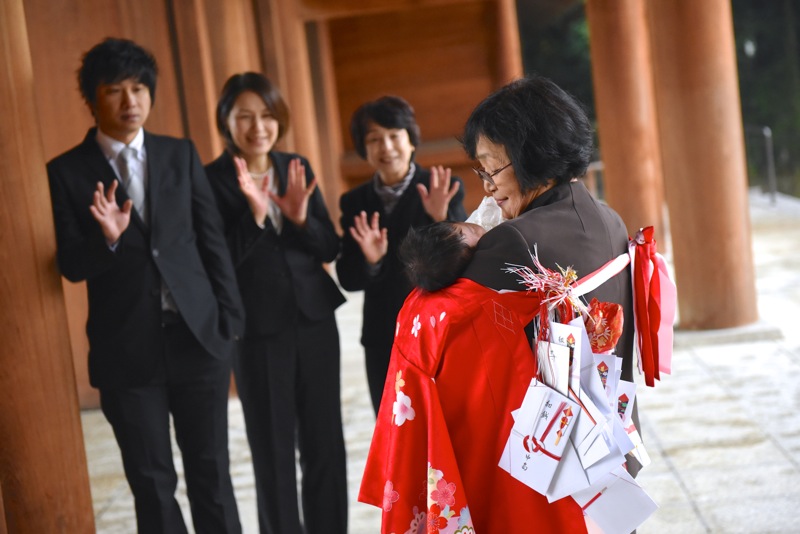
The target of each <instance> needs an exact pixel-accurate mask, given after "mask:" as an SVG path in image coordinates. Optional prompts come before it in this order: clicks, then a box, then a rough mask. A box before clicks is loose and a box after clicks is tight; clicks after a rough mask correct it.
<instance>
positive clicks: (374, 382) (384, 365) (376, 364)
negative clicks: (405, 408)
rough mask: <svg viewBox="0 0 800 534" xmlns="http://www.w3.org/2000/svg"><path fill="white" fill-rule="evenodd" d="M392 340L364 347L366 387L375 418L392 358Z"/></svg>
mask: <svg viewBox="0 0 800 534" xmlns="http://www.w3.org/2000/svg"><path fill="white" fill-rule="evenodd" d="M393 344H394V338H392V339H390V340H387V342H386V343H383V344H373V345H364V360H365V361H364V363H365V365H366V368H367V385H368V386H369V396H370V398H371V400H372V409H373V410H375V416H376V417H377V415H378V409H379V408H380V407H381V397H382V396H383V386H384V385H385V384H386V373H388V372H389V360H390V359H391V357H392V345H393Z"/></svg>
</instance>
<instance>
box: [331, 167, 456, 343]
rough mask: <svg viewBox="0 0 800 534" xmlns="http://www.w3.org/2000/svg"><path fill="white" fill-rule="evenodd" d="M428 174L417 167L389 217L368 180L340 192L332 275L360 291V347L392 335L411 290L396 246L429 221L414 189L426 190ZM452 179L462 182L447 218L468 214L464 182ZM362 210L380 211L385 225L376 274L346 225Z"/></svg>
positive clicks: (343, 285)
mask: <svg viewBox="0 0 800 534" xmlns="http://www.w3.org/2000/svg"><path fill="white" fill-rule="evenodd" d="M430 176H431V174H430V171H428V170H427V169H423V168H422V167H420V166H419V165H417V167H416V172H415V173H414V176H413V177H412V179H411V183H410V184H409V185H408V187H407V188H406V190H405V191H404V192H403V194H402V195H401V197H400V199H399V201H398V202H397V205H396V206H395V207H394V209H393V210H392V213H391V214H389V215H387V214H386V212H385V211H384V209H383V202H381V199H380V198H379V197H378V194H377V193H376V192H375V187H374V185H373V181H372V180H369V181H368V182H366V183H364V184H361V185H359V186H358V187H355V188H353V189H352V190H350V191H348V192H347V193H345V194H343V195H342V197H341V199H340V201H339V204H340V207H341V211H342V219H341V223H342V231H343V232H344V237H343V244H342V255H341V257H340V258H339V260H338V261H337V262H336V273H337V274H338V275H339V283H340V284H341V285H342V287H343V288H344V289H346V290H347V291H360V290H363V291H364V322H363V328H362V333H361V343H362V344H363V345H373V344H379V345H384V344H386V343H390V342H391V340H392V339H394V329H395V321H396V319H397V313H398V312H399V311H400V308H401V307H402V306H403V302H404V301H405V299H406V297H407V296H408V294H409V293H410V292H411V289H412V288H411V284H410V283H409V281H408V279H407V277H406V275H405V273H404V272H403V265H402V264H401V262H400V259H399V258H398V256H397V250H398V247H399V246H400V243H401V242H402V241H403V238H405V236H406V234H407V233H408V229H409V228H411V227H418V226H424V225H426V224H430V223H432V222H433V219H431V218H430V216H429V215H428V214H427V213H426V212H425V209H424V208H423V206H422V200H421V199H420V196H419V191H417V184H424V185H425V186H426V187H428V188H430ZM452 180H453V181H456V182H458V183H460V186H459V189H458V193H457V194H456V195H455V196H454V197H453V198H452V200H450V205H449V207H448V209H447V219H448V220H450V221H463V220H465V219H466V218H467V215H466V213H465V212H464V205H463V202H464V184H463V183H462V182H461V179H460V178H458V177H453V178H452ZM361 211H365V212H366V213H367V215H368V216H370V217H371V216H372V214H373V213H374V212H376V211H377V212H378V213H379V214H380V225H381V228H387V229H388V239H389V250H388V252H387V253H386V256H385V257H384V258H383V260H382V261H381V263H380V269H379V271H378V272H377V273H374V274H373V273H371V272H370V269H369V268H368V265H367V262H366V260H365V259H364V254H363V253H362V252H361V248H360V247H359V246H358V243H356V242H355V240H353V238H352V237H351V236H350V230H349V229H350V227H351V226H353V219H354V218H355V216H356V215H357V214H359V213H360V212H361Z"/></svg>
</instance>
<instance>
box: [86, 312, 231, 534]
mask: <svg viewBox="0 0 800 534" xmlns="http://www.w3.org/2000/svg"><path fill="white" fill-rule="evenodd" d="M164 328H165V346H164V357H163V359H162V361H161V365H160V368H159V369H158V372H157V374H156V377H155V379H154V380H153V381H152V382H151V384H149V385H147V386H142V387H131V388H120V389H105V388H104V389H101V390H100V404H101V407H102V409H103V413H104V414H105V416H106V419H107V420H108V422H109V423H111V426H112V428H113V429H114V435H115V436H116V438H117V444H118V445H119V448H120V452H121V453H122V463H123V466H124V468H125V476H126V477H127V479H128V484H130V487H131V492H132V493H133V497H134V500H135V506H136V521H137V525H138V531H139V533H140V534H150V533H168V534H173V533H183V532H187V530H186V525H185V523H184V520H183V516H182V515H181V510H180V507H179V505H178V502H177V501H176V500H175V489H176V487H177V483H178V477H177V474H176V472H175V466H174V463H173V458H172V444H171V439H170V429H169V418H170V414H171V415H172V419H173V423H174V426H175V437H176V439H177V442H178V446H179V447H180V450H181V454H182V456H183V467H184V472H185V477H186V490H187V494H188V497H189V504H190V506H191V510H192V520H193V524H194V529H195V532H197V533H198V534H200V533H209V534H210V533H237V534H238V533H240V532H241V531H242V528H241V525H240V523H239V514H238V511H237V507H236V500H235V498H234V494H233V485H232V483H231V477H230V460H229V456H228V391H229V386H230V369H231V364H230V362H229V361H221V360H219V359H216V358H214V357H212V356H211V355H210V354H208V353H207V352H206V351H205V350H204V349H203V347H202V346H201V345H200V344H199V343H198V342H197V340H196V339H195V338H194V336H193V335H192V333H191V332H190V331H189V329H188V327H187V326H186V325H185V324H183V323H182V322H178V323H177V324H173V325H168V326H165V327H164Z"/></svg>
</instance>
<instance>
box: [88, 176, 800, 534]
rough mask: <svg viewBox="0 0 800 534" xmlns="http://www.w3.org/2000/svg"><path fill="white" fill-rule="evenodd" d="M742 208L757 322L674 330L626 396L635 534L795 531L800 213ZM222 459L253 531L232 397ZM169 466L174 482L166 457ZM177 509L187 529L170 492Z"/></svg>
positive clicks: (363, 403)
mask: <svg viewBox="0 0 800 534" xmlns="http://www.w3.org/2000/svg"><path fill="white" fill-rule="evenodd" d="M750 210H751V218H752V228H753V252H754V259H755V264H756V277H757V282H756V283H757V289H758V296H759V313H760V317H761V321H760V322H759V323H757V324H756V325H752V326H748V327H744V328H737V329H730V330H723V331H712V332H701V333H693V332H679V333H678V334H677V335H676V342H675V345H676V347H675V353H674V356H673V375H672V376H666V377H663V378H662V381H661V382H660V383H658V384H657V385H656V387H655V388H644V386H642V387H641V388H640V398H639V402H640V415H641V422H642V433H643V436H644V440H645V444H646V445H647V449H648V452H649V454H650V456H651V458H652V460H653V462H652V464H651V465H650V466H648V467H647V468H646V469H644V470H643V471H642V472H641V474H640V475H639V478H638V480H639V482H640V483H641V484H642V486H644V488H645V489H646V490H647V491H648V493H650V495H651V496H652V497H653V498H654V499H655V500H656V502H658V503H659V505H660V509H659V510H658V511H657V512H656V513H655V514H654V515H653V516H652V517H651V518H650V519H649V520H648V521H647V522H646V523H645V524H644V525H642V526H641V527H640V528H639V529H638V532H639V533H640V534H656V533H658V534H661V533H664V532H679V533H681V534H691V533H704V532H714V533H759V534H761V533H770V532H775V533H778V532H798V531H800V527H798V526H796V525H797V520H796V514H797V513H798V512H797V507H798V504H800V414H799V413H798V409H799V408H800V320H798V318H800V201H799V200H797V199H792V198H789V197H785V196H779V197H778V202H777V204H776V205H771V204H770V203H769V199H768V197H766V196H763V195H761V194H760V193H758V192H755V191H754V192H752V193H751V196H750ZM719 305H720V306H725V305H726V303H725V302H720V303H719ZM360 314H361V297H360V294H349V295H348V302H347V304H345V305H344V306H342V307H341V308H340V309H339V311H338V313H337V318H338V320H339V328H340V332H341V339H342V386H343V393H342V403H343V415H344V421H345V439H346V442H347V443H346V445H347V453H348V466H347V468H348V478H349V487H350V489H349V497H350V499H349V500H350V506H349V514H350V533H351V534H372V533H375V532H379V531H380V513H379V510H377V509H376V508H373V507H370V506H367V505H364V504H361V503H357V502H356V496H357V494H358V486H359V484H360V481H361V472H362V470H363V466H364V461H365V457H366V454H367V450H368V448H369V442H370V439H371V436H372V427H373V424H374V417H373V415H372V408H371V406H370V403H369V400H368V394H367V387H366V378H365V374H364V368H363V353H362V350H361V346H360V345H359V341H358V340H359V334H360V328H361V327H360V325H361V316H360ZM82 419H83V429H84V436H85V440H86V450H87V457H88V462H89V472H90V476H91V485H92V497H93V501H94V509H95V517H96V525H97V532H98V533H103V534H106V533H107V534H112V533H113V534H117V533H133V532H135V531H136V528H135V525H136V523H135V518H134V514H133V501H132V497H131V494H130V491H129V489H128V486H127V483H126V481H125V477H124V475H123V473H122V466H121V463H120V459H119V453H118V451H117V447H116V443H115V442H114V438H113V434H112V432H111V429H110V427H109V425H108V424H107V423H106V421H105V419H104V418H103V415H102V414H101V413H100V412H99V411H95V410H93V411H85V412H83V414H82ZM230 450H231V461H232V474H233V477H234V486H235V488H236V496H237V499H238V503H239V513H240V516H241V520H242V525H243V527H244V531H245V532H246V533H248V534H249V533H257V532H258V523H257V519H256V511H255V491H254V484H253V473H252V468H251V466H250V453H249V450H248V447H247V440H246V438H245V432H244V422H243V419H242V413H241V406H240V405H239V403H238V401H237V400H236V399H231V403H230ZM175 456H176V466H177V468H178V469H179V470H180V469H181V465H180V455H179V452H178V451H177V450H176V451H175ZM181 484H182V482H181ZM178 497H179V500H180V502H181V504H182V506H183V509H184V516H185V517H186V519H187V521H188V522H191V519H190V515H189V512H188V510H189V508H188V502H187V501H186V498H185V491H184V487H183V485H181V486H180V487H179V495H178ZM190 531H191V525H190ZM482 534H483V533H482ZM490 534H495V533H490Z"/></svg>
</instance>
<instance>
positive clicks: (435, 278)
mask: <svg viewBox="0 0 800 534" xmlns="http://www.w3.org/2000/svg"><path fill="white" fill-rule="evenodd" d="M474 253H475V248H474V247H471V246H469V245H468V244H467V243H466V242H465V241H464V237H463V235H462V234H461V231H460V230H459V229H458V227H457V226H456V225H455V224H454V223H452V222H449V221H442V222H437V223H433V224H428V225H426V226H421V227H419V228H416V229H415V228H411V229H409V231H408V234H407V235H406V237H405V239H404V240H403V242H402V243H401V244H400V250H399V255H400V261H402V262H403V265H404V268H405V272H406V276H408V279H409V280H410V281H411V283H412V284H413V285H414V286H415V287H419V288H420V289H424V290H425V291H437V290H439V289H442V288H443V287H447V286H449V285H451V284H452V283H453V282H455V281H456V280H457V279H458V278H459V277H460V276H461V274H462V273H463V272H464V270H465V269H466V268H467V265H468V264H469V262H470V261H471V260H472V255H473V254H474Z"/></svg>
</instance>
